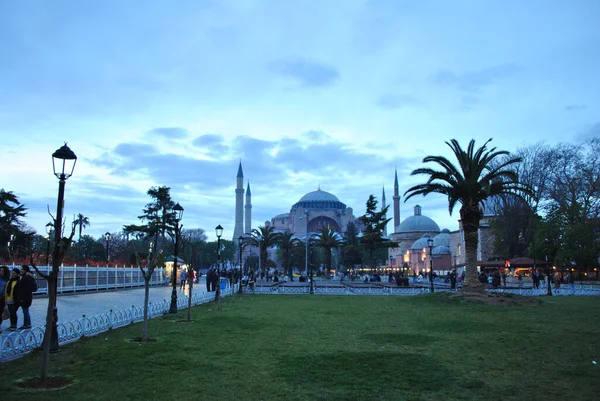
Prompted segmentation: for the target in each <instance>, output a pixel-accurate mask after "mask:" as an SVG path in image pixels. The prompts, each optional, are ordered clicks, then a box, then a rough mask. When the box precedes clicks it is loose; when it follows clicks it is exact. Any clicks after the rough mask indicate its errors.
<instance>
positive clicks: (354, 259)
mask: <svg viewBox="0 0 600 401" xmlns="http://www.w3.org/2000/svg"><path fill="white" fill-rule="evenodd" d="M356 234H357V232H356V225H355V224H354V223H349V224H348V226H347V227H346V232H345V233H344V244H345V246H344V248H343V257H342V260H343V263H344V265H345V266H346V267H354V266H355V265H358V264H360V263H361V262H362V249H361V246H360V243H359V242H358V237H357V236H356Z"/></svg>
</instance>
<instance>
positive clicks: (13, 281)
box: [4, 267, 21, 331]
mask: <svg viewBox="0 0 600 401" xmlns="http://www.w3.org/2000/svg"><path fill="white" fill-rule="evenodd" d="M20 274H21V271H20V270H19V269H17V268H16V267H15V268H14V269H12V271H11V272H10V279H9V280H8V282H7V283H6V287H5V289H4V300H5V302H6V306H7V307H8V313H9V314H10V327H9V328H8V331H16V330H17V308H18V306H17V303H16V287H17V284H18V283H19V278H20V277H19V276H20Z"/></svg>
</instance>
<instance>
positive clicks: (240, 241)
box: [238, 235, 244, 294]
mask: <svg viewBox="0 0 600 401" xmlns="http://www.w3.org/2000/svg"><path fill="white" fill-rule="evenodd" d="M243 243H244V237H242V236H241V235H240V236H239V238H238V248H239V250H240V279H239V283H240V284H239V285H240V288H239V290H238V292H239V293H240V294H241V293H242V292H243V290H242V275H243V274H242V272H243V270H244V269H243V266H244V265H243V261H242V245H243Z"/></svg>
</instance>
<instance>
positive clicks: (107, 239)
mask: <svg viewBox="0 0 600 401" xmlns="http://www.w3.org/2000/svg"><path fill="white" fill-rule="evenodd" d="M104 239H105V240H106V264H107V265H108V261H109V256H108V242H109V241H110V233H109V232H108V231H107V232H106V233H105V234H104Z"/></svg>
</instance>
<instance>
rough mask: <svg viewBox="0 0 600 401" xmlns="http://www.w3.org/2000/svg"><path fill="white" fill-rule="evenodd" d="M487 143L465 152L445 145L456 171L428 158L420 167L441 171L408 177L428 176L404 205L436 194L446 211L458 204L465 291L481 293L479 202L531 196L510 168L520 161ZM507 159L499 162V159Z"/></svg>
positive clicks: (425, 170) (471, 144) (454, 143)
mask: <svg viewBox="0 0 600 401" xmlns="http://www.w3.org/2000/svg"><path fill="white" fill-rule="evenodd" d="M490 141H491V139H489V140H488V141H487V142H486V143H484V144H483V146H482V147H480V148H479V149H477V150H476V149H475V140H474V139H472V140H471V141H470V142H469V147H468V148H467V150H466V152H465V151H464V150H463V149H462V148H461V147H460V145H459V143H458V141H457V140H456V139H452V140H451V141H450V142H446V145H448V146H449V147H450V149H452V152H453V153H454V156H455V157H456V159H457V161H458V168H457V166H455V165H454V164H452V163H451V162H450V161H449V160H448V159H447V158H445V157H443V156H427V157H425V158H424V159H423V163H429V162H432V163H436V164H437V165H439V166H440V167H441V170H434V169H432V168H419V169H416V170H414V171H413V172H412V173H411V175H417V174H423V175H427V176H429V178H428V179H427V182H426V183H425V184H419V185H415V186H414V187H412V188H410V189H408V190H407V191H406V192H405V193H404V195H405V196H406V197H405V199H404V201H405V202H406V201H407V200H408V199H410V198H411V197H413V196H415V195H423V196H425V195H428V194H430V193H439V194H442V195H446V196H447V197H448V211H449V212H450V214H452V210H453V209H454V207H455V206H456V204H457V203H460V204H461V207H460V219H461V222H462V228H463V232H464V238H465V256H466V259H465V262H466V263H465V265H466V266H465V268H466V274H465V283H464V285H463V290H464V291H483V287H482V286H481V285H480V283H479V280H478V277H477V245H478V241H479V239H478V229H479V221H480V219H481V217H482V216H483V210H482V208H481V206H482V202H483V201H484V200H486V199H488V198H490V197H493V196H497V195H501V194H512V195H515V196H519V197H522V196H523V195H525V194H530V193H531V191H530V190H529V188H528V187H527V186H526V185H524V184H521V183H519V180H518V176H517V174H516V173H515V172H514V171H513V170H511V169H509V166H511V165H513V164H515V163H519V162H520V161H521V159H520V158H519V157H510V154H509V152H507V151H504V150H502V151H496V148H492V149H489V150H488V148H487V144H488V143H489V142H490ZM504 155H506V156H507V157H506V158H505V159H503V160H502V161H501V162H498V157H500V156H504Z"/></svg>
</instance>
